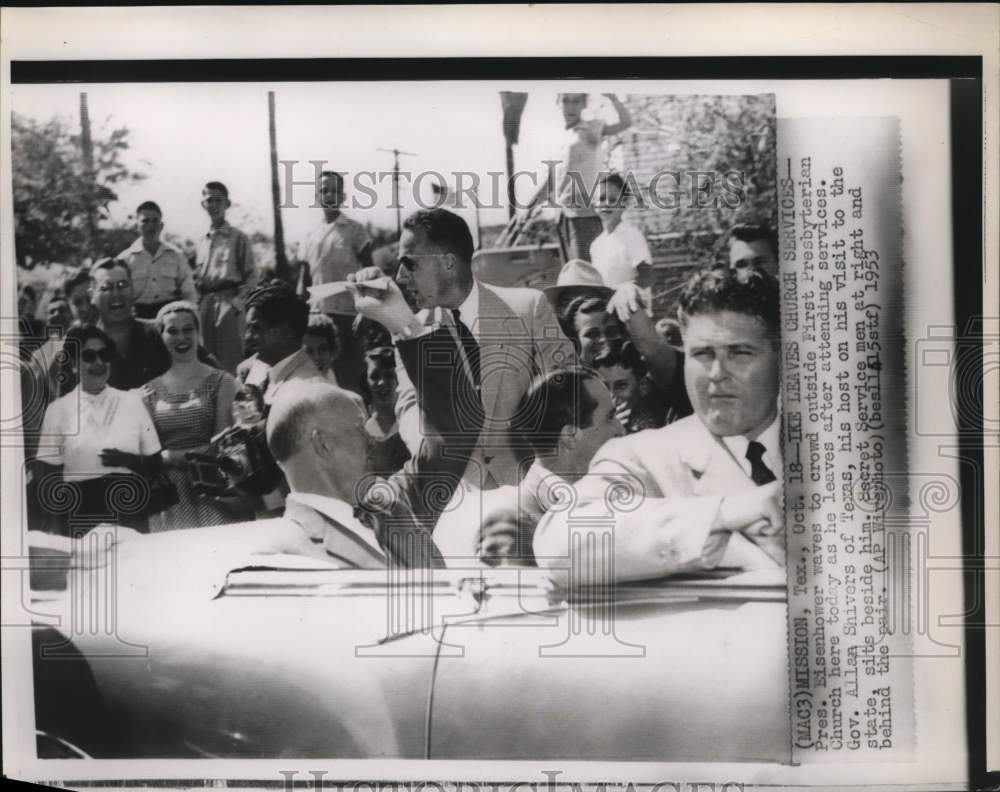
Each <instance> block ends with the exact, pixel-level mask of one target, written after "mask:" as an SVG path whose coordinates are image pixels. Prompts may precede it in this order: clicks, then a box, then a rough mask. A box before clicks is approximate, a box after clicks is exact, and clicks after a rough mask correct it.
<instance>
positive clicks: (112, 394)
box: [38, 327, 163, 535]
mask: <svg viewBox="0 0 1000 792" xmlns="http://www.w3.org/2000/svg"><path fill="white" fill-rule="evenodd" d="M64 349H65V350H66V351H67V353H68V354H69V356H70V359H71V361H72V363H71V365H72V366H73V367H74V369H75V373H76V374H77V381H78V382H79V385H78V386H77V387H76V388H74V389H73V390H72V391H70V392H69V393H68V394H66V395H65V396H62V397H61V398H59V399H56V400H55V401H54V402H52V404H50V405H49V406H48V409H47V410H46V411H45V418H44V420H43V421H42V431H41V435H40V440H39V450H38V462H39V463H40V464H41V465H42V471H41V476H40V479H41V481H40V484H39V499H40V500H41V506H42V508H43V509H44V510H45V511H46V512H47V513H48V514H49V515H51V517H52V518H53V521H52V523H53V524H52V529H53V530H55V531H57V532H60V533H64V534H67V535H73V534H76V533H79V532H82V531H86V530H89V529H90V528H92V527H93V526H95V525H97V524H98V523H102V522H109V523H115V524H118V525H126V526H128V527H130V528H135V529H136V530H139V531H146V530H147V528H148V521H147V518H146V516H145V514H144V510H145V508H146V506H147V503H148V494H149V485H148V483H147V482H146V481H141V480H139V477H146V478H147V479H148V477H150V476H152V475H154V474H156V473H157V472H158V471H159V470H160V468H161V467H162V464H163V463H162V459H161V455H160V441H159V439H158V437H157V435H156V429H155V427H154V426H153V420H152V418H151V417H150V415H149V412H148V411H147V410H146V407H145V405H144V404H143V403H142V399H141V397H140V396H139V394H138V393H133V392H127V391H120V390H117V389H116V388H111V387H108V377H109V376H110V374H111V360H112V358H113V357H114V343H113V342H112V341H111V339H110V338H108V336H107V335H106V334H105V333H104V331H103V330H100V329H99V328H97V327H77V328H73V329H72V330H70V331H69V332H68V333H67V334H66V343H65V347H64Z"/></svg>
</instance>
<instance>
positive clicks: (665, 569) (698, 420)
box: [534, 266, 785, 583]
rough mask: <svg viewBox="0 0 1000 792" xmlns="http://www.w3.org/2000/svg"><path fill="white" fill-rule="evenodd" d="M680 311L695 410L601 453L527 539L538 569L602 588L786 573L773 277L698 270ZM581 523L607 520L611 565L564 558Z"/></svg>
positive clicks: (751, 271)
mask: <svg viewBox="0 0 1000 792" xmlns="http://www.w3.org/2000/svg"><path fill="white" fill-rule="evenodd" d="M678 314H679V319H680V323H681V328H682V334H683V339H684V352H685V362H684V372H685V383H686V387H687V391H688V395H689V397H690V399H691V403H692V406H693V407H694V411H695V412H694V415H691V416H688V417H687V418H684V419H682V420H680V421H677V422H675V423H672V424H670V425H668V426H666V427H664V428H662V429H655V430H649V431H646V432H639V433H638V434H635V435H630V436H628V437H625V438H621V439H617V440H612V441H611V442H609V443H608V444H607V445H605V446H604V448H602V449H601V450H600V451H599V452H598V454H597V456H596V457H595V458H594V461H593V463H592V464H591V467H590V471H589V472H588V474H587V475H586V476H585V477H583V478H582V479H581V480H580V481H579V482H578V483H577V485H576V503H575V504H574V506H573V508H571V509H567V510H563V511H560V512H553V513H550V514H548V515H547V516H546V517H545V518H544V519H543V520H542V522H541V523H540V524H539V526H538V529H537V531H536V533H535V540H534V550H535V556H536V558H537V560H538V563H539V565H540V566H549V567H551V568H552V569H553V573H554V575H555V576H556V577H557V578H558V577H565V576H567V575H568V574H569V571H568V567H569V565H570V564H572V565H573V568H574V570H575V573H576V574H578V575H583V577H584V578H586V577H587V576H588V575H591V576H596V577H595V579H594V580H592V581H591V582H605V583H606V582H608V577H609V576H613V578H614V579H617V580H633V579H642V578H651V577H661V576H663V575H668V574H673V573H676V572H683V571H689V570H696V569H703V568H710V567H713V566H716V565H722V566H734V567H741V568H743V569H746V570H757V569H783V567H784V553H785V551H784V546H785V545H784V537H783V520H782V511H781V476H782V472H783V468H782V458H781V444H780V416H779V409H778V393H779V388H780V368H779V360H780V351H779V350H780V338H779V330H780V317H779V300H778V286H777V282H776V281H775V279H774V278H772V277H771V276H770V275H768V274H767V273H766V272H764V271H763V270H762V269H760V268H759V267H756V266H749V267H745V268H740V269H730V268H719V269H714V270H705V271H702V272H699V273H696V274H695V275H694V276H692V278H691V280H690V281H689V282H688V284H687V286H686V287H685V289H684V291H683V293H682V294H681V298H680V307H679V309H678ZM609 508H610V510H611V517H610V518H609V517H608V516H607V515H608V510H609ZM589 517H593V518H598V519H599V520H602V519H603V520H604V521H605V522H607V521H608V520H609V519H610V521H611V523H612V525H613V528H611V531H612V535H613V539H612V542H611V547H612V548H613V550H612V552H613V558H610V557H605V556H603V555H602V556H601V557H600V558H586V559H581V558H575V559H570V547H572V546H573V545H574V544H575V540H574V534H578V533H580V532H583V533H587V532H591V531H593V528H592V527H591V526H593V524H594V523H593V522H590V523H589V524H588V521H587V518H589ZM587 544H588V540H587V538H586V537H583V544H582V545H581V546H583V547H586V546H587ZM601 547H602V541H601V540H600V539H599V540H598V542H597V543H596V548H597V550H596V551H595V552H598V553H601V550H600V548H601ZM577 567H579V568H577Z"/></svg>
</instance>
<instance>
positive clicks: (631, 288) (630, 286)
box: [607, 281, 647, 324]
mask: <svg viewBox="0 0 1000 792" xmlns="http://www.w3.org/2000/svg"><path fill="white" fill-rule="evenodd" d="M646 307H647V306H646V300H645V298H644V297H643V295H642V292H640V291H639V287H638V286H637V285H636V284H635V283H634V282H631V281H630V282H629V283H623V284H622V285H621V286H619V287H618V289H617V290H616V291H615V293H614V294H613V295H612V296H611V299H610V300H608V308H607V311H608V313H609V314H615V315H616V316H617V317H618V319H619V320H621V322H622V324H628V320H629V319H631V318H632V315H633V314H635V313H638V312H639V311H643V312H645V310H646Z"/></svg>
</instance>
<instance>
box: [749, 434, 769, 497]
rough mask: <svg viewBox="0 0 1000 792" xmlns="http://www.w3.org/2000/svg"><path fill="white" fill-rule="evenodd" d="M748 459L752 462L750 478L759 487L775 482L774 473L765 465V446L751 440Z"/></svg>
mask: <svg viewBox="0 0 1000 792" xmlns="http://www.w3.org/2000/svg"><path fill="white" fill-rule="evenodd" d="M747 459H748V460H750V478H752V479H753V483H754V484H756V485H757V486H758V487H759V486H760V485H761V484H770V483H771V482H772V481H775V476H774V473H773V472H772V471H771V468H769V467H768V466H767V465H765V464H764V446H763V444H761V443H758V442H757V441H756V440H751V441H750V444H749V445H748V446H747Z"/></svg>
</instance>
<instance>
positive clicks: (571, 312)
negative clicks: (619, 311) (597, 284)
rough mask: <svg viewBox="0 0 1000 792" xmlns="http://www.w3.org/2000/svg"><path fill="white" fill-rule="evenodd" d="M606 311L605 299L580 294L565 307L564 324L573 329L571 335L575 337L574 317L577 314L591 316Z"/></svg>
mask: <svg viewBox="0 0 1000 792" xmlns="http://www.w3.org/2000/svg"><path fill="white" fill-rule="evenodd" d="M607 310H608V300H607V298H606V297H595V296H593V295H591V294H582V295H580V296H579V297H576V298H574V299H573V300H571V301H570V304H569V305H568V306H567V307H566V313H565V314H564V315H565V317H566V324H567V325H568V326H569V327H571V328H573V335H576V315H577V314H578V313H585V314H592V313H604V312H606V311H607Z"/></svg>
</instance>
